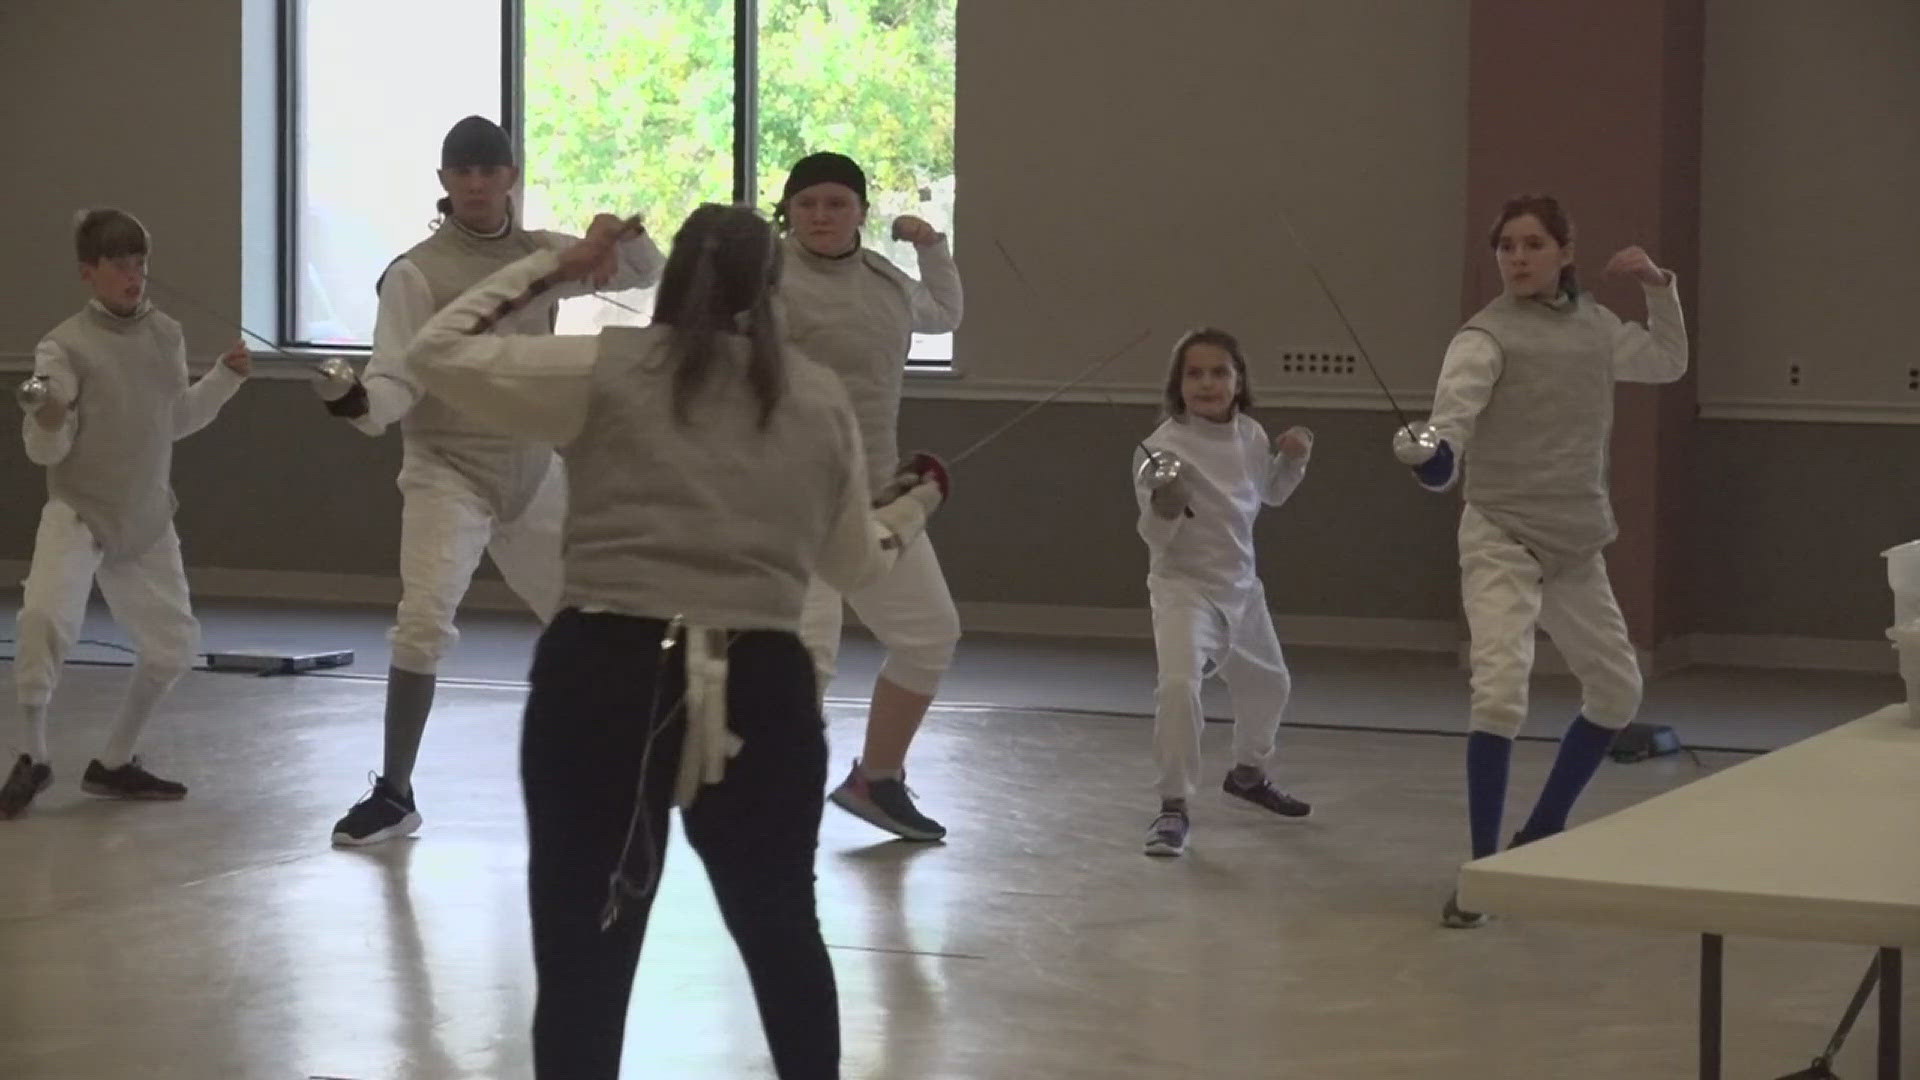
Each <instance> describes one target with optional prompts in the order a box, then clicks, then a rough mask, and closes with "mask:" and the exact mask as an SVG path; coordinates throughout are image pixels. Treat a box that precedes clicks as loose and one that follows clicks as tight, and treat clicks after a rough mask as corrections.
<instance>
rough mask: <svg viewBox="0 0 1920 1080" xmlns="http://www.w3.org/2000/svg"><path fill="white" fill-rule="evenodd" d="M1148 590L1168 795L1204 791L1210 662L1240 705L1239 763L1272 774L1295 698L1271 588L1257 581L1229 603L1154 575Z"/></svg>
mask: <svg viewBox="0 0 1920 1080" xmlns="http://www.w3.org/2000/svg"><path fill="white" fill-rule="evenodd" d="M1147 591H1148V593H1149V594H1150V595H1151V597H1152V600H1153V648H1154V655H1155V656H1156V657H1157V659H1158V663H1159V685H1158V686H1157V687H1156V688H1155V690H1154V715H1153V749H1154V760H1155V762H1156V763H1157V764H1158V765H1159V770H1160V779H1159V789H1160V797H1161V798H1163V799H1190V798H1192V797H1193V794H1194V792H1195V791H1196V790H1198V788H1199V782H1200V732H1201V730H1202V728H1204V727H1205V725H1206V714H1205V712H1203V711H1202V709H1201V705H1200V687H1201V684H1202V683H1203V682H1204V681H1205V680H1204V674H1205V672H1206V670H1207V665H1208V664H1212V665H1214V666H1215V667H1217V668H1218V669H1219V673H1220V677H1221V679H1222V680H1223V681H1225V682H1226V684H1227V690H1228V693H1229V694H1230V696H1231V699H1232V702H1233V760H1234V764H1236V765H1247V766H1252V767H1255V768H1259V769H1261V770H1262V771H1265V769H1266V767H1267V763H1268V761H1269V760H1270V759H1271V758H1272V757H1273V748H1274V740H1275V738H1276V736H1277V734H1278V732H1279V730H1280V719H1281V717H1282V716H1283V715H1284V714H1285V713H1286V711H1287V699H1288V698H1289V697H1291V696H1292V694H1293V677H1292V675H1291V674H1290V673H1289V672H1288V671H1287V663H1286V660H1285V659H1284V658H1283V657H1282V655H1281V653H1280V637H1279V635H1278V634H1276V633H1275V632H1274V629H1273V615H1272V613H1271V612H1269V611H1268V610H1267V591H1266V589H1265V587H1264V586H1262V585H1261V583H1260V581H1259V580H1258V579H1255V580H1254V581H1253V583H1252V584H1251V585H1249V586H1247V587H1246V588H1244V589H1243V590H1242V591H1241V593H1240V595H1238V596H1237V597H1234V598H1232V599H1231V600H1229V601H1228V602H1226V603H1224V604H1222V603H1217V602H1215V601H1214V600H1212V599H1209V598H1208V597H1207V596H1206V594H1205V593H1204V592H1203V591H1202V590H1200V589H1199V588H1197V587H1195V586H1193V585H1191V584H1189V583H1187V582H1183V581H1177V580H1171V579H1161V578H1152V579H1149V580H1148V582H1147Z"/></svg>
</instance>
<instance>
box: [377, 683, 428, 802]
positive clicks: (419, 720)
mask: <svg viewBox="0 0 1920 1080" xmlns="http://www.w3.org/2000/svg"><path fill="white" fill-rule="evenodd" d="M435 681H436V680H435V677H434V676H432V675H422V674H420V673H419V672H417V671H402V670H400V669H399V668H389V669H388V670H387V720H386V733H387V737H386V754H387V757H386V763H385V765H384V767H383V768H382V769H381V772H380V777H381V779H383V780H385V781H386V782H387V785H388V786H389V787H391V788H393V789H394V790H395V791H398V792H399V793H400V794H402V795H411V794H412V793H413V763H414V761H415V759H417V758H418V757H419V756H420V737H421V736H422V735H424V734H425V733H426V730H427V714H428V713H430V712H432V711H433V688H434V684H435Z"/></svg>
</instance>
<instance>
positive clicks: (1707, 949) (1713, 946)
mask: <svg viewBox="0 0 1920 1080" xmlns="http://www.w3.org/2000/svg"><path fill="white" fill-rule="evenodd" d="M1725 949H1726V940H1725V939H1724V938H1722V937H1721V936H1720V935H1719V934H1701V935H1700V1080H1720V1018H1721V1015H1722V1010H1721V974H1722V972H1723V971H1724V970H1725V969H1724V966H1723V964H1722V963H1721V959H1722V955H1723V953H1724V952H1725Z"/></svg>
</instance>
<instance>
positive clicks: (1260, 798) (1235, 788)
mask: <svg viewBox="0 0 1920 1080" xmlns="http://www.w3.org/2000/svg"><path fill="white" fill-rule="evenodd" d="M1239 771H1240V770H1239V769H1238V768H1237V767H1236V768H1235V769H1234V770H1233V772H1229V773H1228V774H1227V778H1226V780H1225V781H1223V782H1222V783H1221V784H1220V790H1222V791H1224V792H1226V793H1227V794H1229V795H1231V796H1233V797H1234V798H1236V799H1245V800H1247V801H1248V802H1250V803H1252V804H1253V805H1255V806H1258V807H1259V808H1261V809H1262V810H1271V811H1273V812H1274V813H1276V814H1279V815H1280V816H1281V817H1306V816H1307V815H1308V814H1311V813H1313V807H1311V806H1309V805H1308V804H1306V803H1304V802H1302V801H1300V800H1299V799H1296V798H1294V797H1293V796H1291V795H1289V794H1287V793H1286V792H1284V791H1281V790H1280V789H1279V788H1277V787H1274V786H1273V781H1271V780H1268V779H1267V778H1266V777H1265V776H1264V775H1260V774H1256V779H1254V780H1252V781H1245V780H1241V779H1239V778H1238V776H1237V775H1236V774H1238V773H1239Z"/></svg>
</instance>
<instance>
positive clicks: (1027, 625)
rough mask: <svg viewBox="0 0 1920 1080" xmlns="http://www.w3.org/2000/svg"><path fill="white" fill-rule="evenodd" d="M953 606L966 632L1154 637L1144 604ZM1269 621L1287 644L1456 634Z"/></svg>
mask: <svg viewBox="0 0 1920 1080" xmlns="http://www.w3.org/2000/svg"><path fill="white" fill-rule="evenodd" d="M955 606H956V607H958V608H959V609H960V625H962V626H964V627H966V628H967V630H968V631H970V632H976V633H987V634H1032V635H1036V636H1040V637H1084V638H1119V639H1127V640H1137V641H1151V640H1152V639H1153V617H1152V615H1151V614H1150V613H1149V612H1148V610H1147V609H1146V608H1102V607H1074V606H1071V605H1065V604H1008V603H993V602H986V601H967V600H962V601H959V602H958V603H957V604H956V605H955ZM1273 625H1274V629H1275V630H1277V631H1279V633H1280V640H1282V641H1284V642H1287V643H1288V644H1290V645H1326V646H1332V647H1336V648H1353V649H1408V650H1415V651H1419V652H1446V651H1448V650H1450V649H1452V648H1453V645H1454V641H1455V639H1456V638H1457V637H1458V634H1457V632H1456V628H1455V625H1454V624H1453V623H1452V622H1448V621H1444V620H1440V619H1356V618H1348V617H1343V616H1338V615H1286V614H1283V613H1280V612H1274V615H1273Z"/></svg>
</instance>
